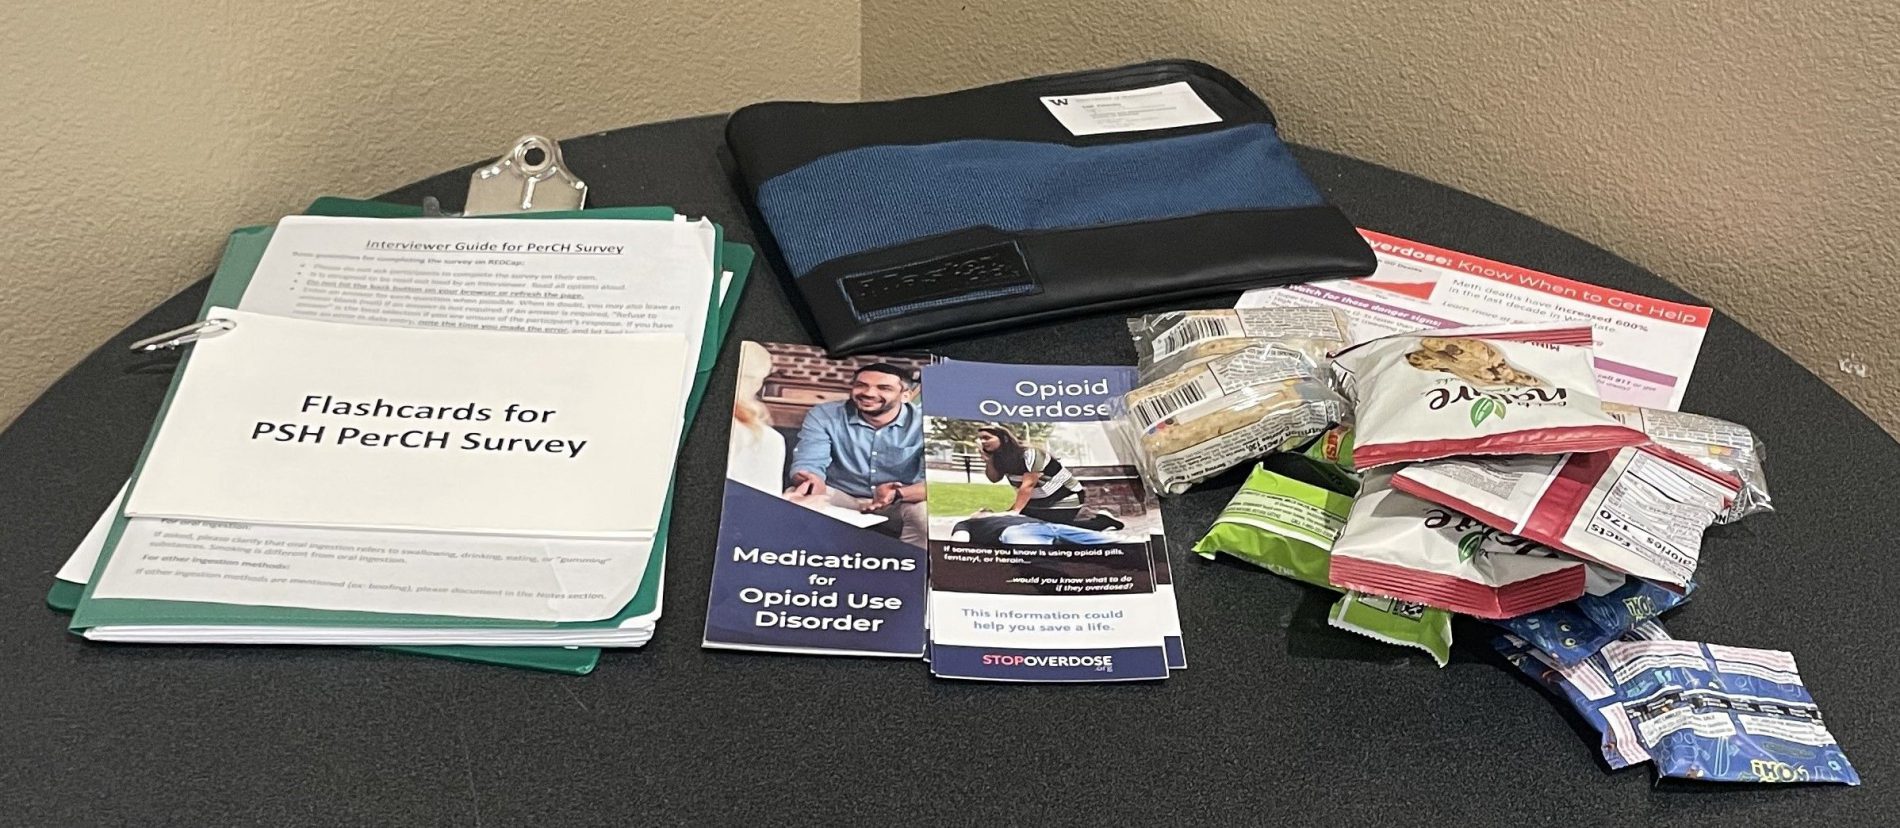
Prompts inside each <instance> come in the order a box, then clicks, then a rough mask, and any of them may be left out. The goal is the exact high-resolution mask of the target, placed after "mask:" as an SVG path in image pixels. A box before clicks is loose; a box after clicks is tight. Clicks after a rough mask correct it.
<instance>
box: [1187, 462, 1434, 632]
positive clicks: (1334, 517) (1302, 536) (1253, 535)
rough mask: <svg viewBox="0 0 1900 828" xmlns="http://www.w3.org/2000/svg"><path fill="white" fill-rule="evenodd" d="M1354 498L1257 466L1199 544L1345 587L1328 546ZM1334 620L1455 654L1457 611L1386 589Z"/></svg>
mask: <svg viewBox="0 0 1900 828" xmlns="http://www.w3.org/2000/svg"><path fill="white" fill-rule="evenodd" d="M1351 508H1352V498H1350V497H1347V496H1345V495H1342V494H1339V493H1337V492H1331V491H1327V490H1326V489H1322V488H1319V487H1317V486H1311V485H1308V484H1306V483H1302V482H1300V481H1298V480H1294V479H1292V478H1290V477H1286V476H1283V475H1278V474H1274V473H1273V472H1270V471H1267V470H1266V469H1264V468H1255V469H1254V470H1253V473H1252V474H1250V475H1248V476H1247V482H1246V483H1244V484H1242V485H1241V487H1240V490H1239V491H1238V492H1235V493H1234V499H1233V501H1232V502H1230V503H1228V504H1227V508H1226V509H1223V510H1221V513H1220V516H1219V517H1218V518H1215V520H1214V525H1213V526H1212V527H1211V528H1209V529H1208V530H1207V535H1206V536H1204V537H1202V538H1201V540H1200V542H1199V543H1196V544H1195V545H1194V551H1195V552H1197V553H1199V554H1201V555H1202V556H1203V557H1208V558H1212V557H1214V556H1215V555H1216V554H1227V555H1232V556H1234V557H1236V558H1239V559H1241V560H1243V561H1247V562H1248V563H1251V564H1254V565H1255V566H1259V567H1262V568H1264V569H1266V570H1268V571H1269V572H1272V573H1274V574H1276V575H1280V576H1282V577H1286V578H1292V579H1293V580H1296V581H1301V582H1304V583H1308V584H1312V585H1314V586H1318V587H1325V588H1327V589H1331V590H1337V589H1338V587H1335V586H1333V585H1332V584H1331V583H1330V582H1328V581H1327V579H1326V578H1327V570H1328V568H1329V567H1328V561H1329V559H1330V557H1331V556H1330V553H1329V552H1328V550H1329V549H1330V548H1331V547H1332V545H1333V539H1334V538H1335V537H1337V536H1338V534H1339V530H1340V527H1341V526H1343V525H1344V524H1345V521H1346V513H1347V511H1348V510H1350V509H1351ZM1327 623H1328V624H1330V625H1331V626H1334V627H1338V628H1340V629H1345V630H1350V631H1352V632H1356V633H1359V634H1360V635H1365V636H1370V637H1372V638H1376V639H1378V640H1380V641H1384V642H1386V643H1388V644H1397V645H1399V646H1403V647H1412V648H1415V649H1420V650H1424V651H1425V652H1427V653H1429V654H1431V656H1432V659H1433V660H1435V661H1437V662H1438V665H1439V666H1440V667H1443V666H1444V665H1445V663H1446V662H1447V661H1449V660H1450V659H1451V613H1449V612H1446V611H1444V610H1442V609H1437V608H1434V607H1427V606H1424V605H1421V604H1415V603H1407V602H1403V601H1394V600H1392V599H1390V598H1385V597H1381V596H1368V595H1355V594H1353V593H1348V594H1347V595H1346V596H1345V597H1343V598H1341V599H1340V601H1339V603H1337V604H1334V605H1333V609H1332V612H1331V613H1330V614H1329V615H1328V617H1327Z"/></svg>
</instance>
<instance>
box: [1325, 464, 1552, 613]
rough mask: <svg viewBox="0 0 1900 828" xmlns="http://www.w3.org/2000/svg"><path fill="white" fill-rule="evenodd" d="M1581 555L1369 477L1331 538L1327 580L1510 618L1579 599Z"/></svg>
mask: <svg viewBox="0 0 1900 828" xmlns="http://www.w3.org/2000/svg"><path fill="white" fill-rule="evenodd" d="M1585 570H1586V566H1585V564H1584V563H1583V562H1582V561H1579V560H1575V559H1573V558H1568V557H1564V556H1562V555H1559V554H1557V553H1556V552H1553V551H1552V550H1550V549H1547V548H1545V547H1543V546H1541V545H1539V544H1537V543H1533V542H1531V541H1528V540H1525V539H1523V538H1518V537H1512V536H1510V535H1506V534H1504V533H1503V532H1499V531H1497V530H1496V529H1493V528H1491V527H1489V526H1486V525H1485V524H1483V523H1482V522H1480V521H1477V520H1474V519H1472V518H1469V517H1466V516H1464V515H1461V514H1458V513H1457V512H1455V511H1452V510H1450V509H1446V508H1444V507H1442V506H1439V505H1437V504H1434V503H1430V502H1427V501H1424V500H1420V499H1418V498H1416V497H1413V496H1411V495H1409V494H1406V493H1404V492H1401V491H1398V490H1396V489H1394V488H1392V486H1391V474H1390V473H1388V472H1375V473H1373V474H1368V475H1366V479H1365V485H1364V487H1363V488H1361V489H1360V490H1359V497H1358V498H1356V499H1354V500H1353V504H1352V511H1351V512H1350V513H1349V514H1348V515H1347V517H1346V525H1345V527H1344V528H1343V529H1341V530H1340V532H1339V538H1338V539H1337V540H1335V541H1334V542H1333V557H1332V563H1331V567H1330V569H1329V570H1328V571H1327V580H1329V581H1331V582H1332V584H1333V585H1334V586H1336V587H1339V588H1341V589H1349V590H1355V591H1358V592H1364V593H1369V594H1372V595H1383V596H1387V597H1391V598H1397V599H1400V600H1402V601H1410V602H1412V603H1417V604H1424V605H1425V606H1428V607H1439V608H1442V609H1447V610H1451V611H1452V612H1459V613H1464V614H1466V615H1473V616H1477V617H1479V618H1490V619H1499V618H1511V617H1513V616H1518V615H1523V614H1524V613H1527V612H1535V611H1537V610H1541V609H1544V608H1547V607H1552V606H1555V605H1557V604H1561V603H1563V602H1565V601H1571V600H1575V599H1576V598H1577V597H1578V596H1581V595H1583V592H1584V582H1585V580H1586V578H1587V572H1586V571H1585Z"/></svg>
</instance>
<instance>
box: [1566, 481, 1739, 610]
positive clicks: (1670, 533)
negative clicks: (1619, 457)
mask: <svg viewBox="0 0 1900 828" xmlns="http://www.w3.org/2000/svg"><path fill="white" fill-rule="evenodd" d="M1599 485H1600V484H1599ZM1721 509H1722V501H1721V495H1720V494H1719V493H1717V492H1716V491H1714V485H1713V484H1704V483H1701V482H1700V480H1699V479H1692V478H1690V477H1688V476H1686V475H1684V474H1682V473H1681V472H1679V471H1677V470H1676V469H1675V468H1673V467H1672V466H1671V465H1670V464H1669V463H1668V462H1667V461H1664V460H1658V459H1656V458H1655V457H1653V456H1651V455H1648V454H1644V453H1641V452H1635V453H1632V455H1631V456H1630V460H1629V465H1627V466H1625V467H1624V468H1623V470H1622V472H1621V473H1620V474H1618V475H1617V476H1616V478H1615V479H1614V480H1613V481H1612V482H1611V483H1610V485H1609V486H1608V487H1607V490H1606V491H1605V493H1604V495H1603V499H1602V501H1601V502H1599V503H1598V504H1597V506H1596V508H1595V509H1594V510H1593V511H1592V513H1591V516H1590V519H1589V522H1588V523H1587V524H1585V525H1584V527H1583V531H1584V532H1585V533H1587V534H1588V535H1589V536H1591V537H1595V538H1600V539H1602V540H1604V541H1607V542H1609V543H1610V544H1613V545H1615V546H1617V547H1619V548H1621V549H1624V550H1627V551H1628V552H1630V553H1632V554H1634V555H1636V556H1637V557H1639V558H1642V559H1643V560H1646V561H1648V562H1649V563H1650V564H1652V565H1654V566H1656V567H1658V568H1660V569H1661V570H1663V571H1665V572H1667V573H1669V574H1670V575H1671V576H1673V577H1676V578H1678V579H1680V580H1681V581H1686V580H1687V579H1688V578H1689V576H1691V575H1693V574H1694V573H1695V565H1696V558H1697V557H1698V553H1699V552H1700V548H1701V546H1702V531H1703V530H1704V529H1706V528H1708V522H1709V521H1708V518H1709V517H1712V516H1713V515H1715V514H1716V513H1717V512H1719V511H1721ZM1580 551H1581V550H1580ZM1679 582H1680V581H1679Z"/></svg>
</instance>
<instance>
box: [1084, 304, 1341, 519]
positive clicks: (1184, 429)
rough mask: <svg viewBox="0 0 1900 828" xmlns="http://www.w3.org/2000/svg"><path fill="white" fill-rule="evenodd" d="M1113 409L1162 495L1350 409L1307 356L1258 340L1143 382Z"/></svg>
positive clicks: (1121, 432) (1293, 439) (1281, 446)
mask: <svg viewBox="0 0 1900 828" xmlns="http://www.w3.org/2000/svg"><path fill="white" fill-rule="evenodd" d="M1114 412H1115V418H1114V423H1115V429H1116V433H1117V434H1118V436H1119V438H1120V439H1121V440H1123V441H1124V442H1126V443H1127V444H1129V445H1130V446H1131V447H1132V448H1133V452H1132V453H1133V454H1134V455H1135V457H1136V460H1137V462H1138V464H1139V467H1140V468H1141V472H1142V475H1143V477H1145V478H1146V479H1147V481H1148V484H1149V486H1150V487H1151V488H1153V489H1154V490H1155V491H1157V492H1160V493H1163V494H1180V493H1182V492H1184V491H1187V489H1188V488H1189V487H1190V486H1193V485H1194V484H1195V483H1199V482H1201V481H1203V480H1206V479H1208V478H1210V477H1213V476H1214V475H1216V474H1219V473H1221V472H1223V471H1226V470H1228V469H1231V468H1233V467H1235V466H1238V465H1240V464H1242V463H1245V462H1248V461H1251V460H1255V459H1258V458H1260V457H1262V456H1265V455H1267V454H1271V453H1273V452H1276V451H1284V450H1286V449H1289V448H1292V447H1294V446H1298V445H1301V444H1303V443H1305V442H1306V441H1307V440H1310V439H1312V438H1313V437H1314V436H1316V435H1318V434H1319V433H1320V432H1322V431H1325V430H1326V429H1327V428H1328V427H1329V426H1331V425H1332V424H1333V423H1336V422H1340V421H1343V420H1345V419H1346V418H1347V417H1348V416H1349V415H1350V412H1349V410H1348V406H1347V405H1346V401H1345V400H1344V399H1343V398H1341V397H1340V396H1339V394H1338V393H1336V392H1334V391H1333V389H1332V387H1331V386H1330V385H1329V384H1328V383H1327V382H1326V380H1325V379H1324V377H1323V374H1322V373H1321V369H1320V368H1319V367H1318V366H1317V365H1315V364H1314V363H1313V362H1312V361H1310V360H1309V359H1308V358H1307V356H1306V355H1304V354H1301V353H1298V352H1295V351H1290V350H1287V349H1284V348H1281V347H1278V346H1276V345H1274V344H1271V343H1266V342H1260V341H1254V342H1252V343H1251V344H1248V345H1247V346H1246V347H1243V348H1241V349H1239V350H1236V351H1233V352H1232V353H1228V354H1225V355H1223V356H1219V357H1215V358H1213V359H1210V360H1206V361H1203V362H1199V363H1195V364H1193V365H1190V366H1188V367H1186V368H1183V369H1181V370H1178V371H1175V372H1173V373H1170V374H1167V375H1165V376H1162V377H1160V378H1158V379H1156V380H1154V381H1153V382H1149V383H1146V384H1144V385H1142V386H1140V387H1138V388H1136V389H1135V390H1133V391H1130V392H1128V393H1127V394H1126V395H1124V396H1123V397H1122V398H1121V399H1120V400H1118V401H1116V402H1115V403H1114Z"/></svg>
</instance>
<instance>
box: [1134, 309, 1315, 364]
mask: <svg viewBox="0 0 1900 828" xmlns="http://www.w3.org/2000/svg"><path fill="white" fill-rule="evenodd" d="M1346 325H1347V323H1346V319H1345V317H1343V316H1341V315H1340V314H1339V312H1338V311H1335V310H1332V309H1331V308H1321V307H1285V308H1215V309H1209V310H1188V311H1168V312H1166V313H1151V314H1148V315H1147V316H1137V317H1134V318H1132V319H1129V320H1128V333H1129V335H1130V336H1131V337H1133V338H1134V340H1135V353H1136V354H1137V362H1136V367H1135V371H1136V373H1137V374H1139V375H1140V377H1141V381H1142V382H1149V381H1152V380H1154V379H1156V378H1159V377H1162V376H1165V375H1167V374H1172V373H1174V372H1175V371H1179V370H1181V369H1182V368H1186V367H1187V366H1189V365H1193V364H1195V363H1199V362H1205V361H1207V360H1209V359H1213V358H1214V357H1217V356H1226V355H1227V354H1231V353H1233V352H1235V351H1238V350H1240V349H1242V348H1245V347H1247V346H1248V345H1252V344H1255V343H1261V342H1265V343H1268V344H1271V345H1272V346H1273V347H1275V348H1278V349H1281V350H1285V351H1288V352H1290V353H1294V354H1298V355H1300V356H1302V357H1304V358H1305V359H1306V362H1307V364H1308V365H1311V366H1312V367H1313V370H1314V371H1315V372H1322V373H1321V374H1320V375H1321V376H1324V374H1323V369H1324V366H1325V365H1326V356H1327V354H1329V353H1332V352H1333V351H1336V350H1339V349H1340V348H1344V347H1346V342H1347V341H1348V340H1347V338H1346V331H1347V327H1346Z"/></svg>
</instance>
